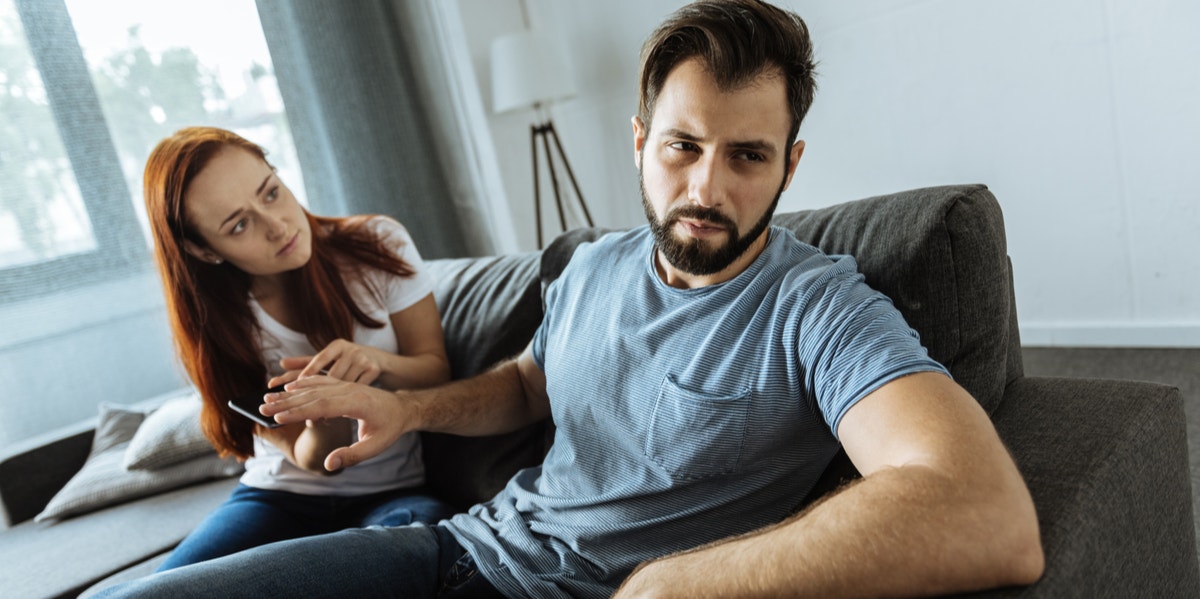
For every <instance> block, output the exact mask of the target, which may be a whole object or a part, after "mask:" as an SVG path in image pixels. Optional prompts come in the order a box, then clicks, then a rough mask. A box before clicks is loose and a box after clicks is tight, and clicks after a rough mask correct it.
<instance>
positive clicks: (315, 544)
mask: <svg viewBox="0 0 1200 599" xmlns="http://www.w3.org/2000/svg"><path fill="white" fill-rule="evenodd" d="M96 597H109V598H111V597H170V598H171V599H189V598H193V597H194V598H197V599H200V598H204V599H207V598H209V597H222V598H238V597H245V598H247V599H264V598H272V597H279V598H288V599H290V598H292V597H305V598H309V597H312V598H320V597H330V598H333V597H355V598H356V599H357V598H360V597H362V598H368V597H430V598H438V599H466V598H468V597H481V598H489V597H501V595H500V593H499V592H497V591H496V590H495V588H493V587H492V585H491V583H489V582H488V581H487V579H486V578H484V577H483V576H482V575H481V574H480V573H479V569H478V568H477V567H476V565H475V561H474V559H473V558H472V557H471V554H469V553H467V552H466V551H465V550H464V549H463V548H462V546H460V545H459V544H458V541H456V540H455V539H454V535H452V534H450V531H448V530H447V529H445V528H443V527H441V526H429V525H425V524H413V525H410V526H401V527H383V526H372V527H370V528H352V529H347V530H343V531H341V532H335V533H330V534H326V535H319V536H315V537H305V538H303V539H294V540H291V541H282V542H279V543H272V544H270V545H263V546H261V547H256V548H254V549H250V550H247V551H243V552H241V553H238V554H235V555H230V556H226V557H222V558H218V559H215V560H211V561H207V562H201V563H199V564H193V565H191V566H185V567H183V568H177V569H174V570H169V571H167V572H159V573H157V574H154V575H153V576H148V577H146V578H142V579H140V580H133V581H130V582H127V583H124V584H120V585H117V586H114V587H109V588H107V589H104V590H102V591H100V592H99V593H98V594H97V595H96Z"/></svg>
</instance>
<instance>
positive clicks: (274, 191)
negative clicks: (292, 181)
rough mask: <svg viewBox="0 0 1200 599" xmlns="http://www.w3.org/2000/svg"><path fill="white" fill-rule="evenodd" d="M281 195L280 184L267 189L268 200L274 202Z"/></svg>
mask: <svg viewBox="0 0 1200 599" xmlns="http://www.w3.org/2000/svg"><path fill="white" fill-rule="evenodd" d="M278 197H279V186H278V185H276V186H275V187H272V188H271V189H270V190H269V191H267V201H268V202H274V201H275V200H276V198H278Z"/></svg>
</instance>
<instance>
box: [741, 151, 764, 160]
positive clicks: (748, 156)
mask: <svg viewBox="0 0 1200 599" xmlns="http://www.w3.org/2000/svg"><path fill="white" fill-rule="evenodd" d="M737 157H738V158H740V159H742V160H745V161H747V162H763V161H764V160H766V157H764V156H763V155H762V154H759V153H758V152H738V154H737Z"/></svg>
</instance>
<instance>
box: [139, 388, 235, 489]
mask: <svg viewBox="0 0 1200 599" xmlns="http://www.w3.org/2000/svg"><path fill="white" fill-rule="evenodd" d="M215 452H216V450H215V449H213V446H212V444H211V443H209V442H208V439H207V438H206V437H205V436H204V431H202V430H201V429H200V397H199V396H198V395H196V393H195V392H194V391H191V392H189V393H188V394H187V395H184V396H182V397H176V398H174V399H170V400H168V401H167V402H166V403H164V404H163V405H162V406H160V407H159V408H158V409H156V410H154V411H153V412H151V413H150V415H148V416H146V419H145V420H143V421H142V424H141V426H139V427H138V428H137V432H136V433H134V435H133V439H131V440H130V441H129V448H128V449H126V450H125V462H124V466H125V469H126V470H158V469H160V468H163V467H166V466H170V465H172V464H178V463H180V462H185V461H187V460H190V459H192V458H198V457H200V456H204V455H208V454H212V453H215Z"/></svg>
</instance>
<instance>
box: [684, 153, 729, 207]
mask: <svg viewBox="0 0 1200 599" xmlns="http://www.w3.org/2000/svg"><path fill="white" fill-rule="evenodd" d="M725 177H726V173H725V172H724V165H723V163H722V162H721V161H720V160H717V158H716V157H715V156H714V155H713V154H712V153H710V154H708V155H706V156H704V157H702V158H701V159H700V160H697V161H696V162H695V163H694V164H693V165H692V168H691V170H690V172H689V181H688V201H690V202H691V203H692V204H695V205H697V206H704V207H706V208H712V207H715V206H719V205H721V204H722V203H723V200H724V198H723V194H724V191H723V189H724V188H723V187H722V183H723V181H724V180H725Z"/></svg>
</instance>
